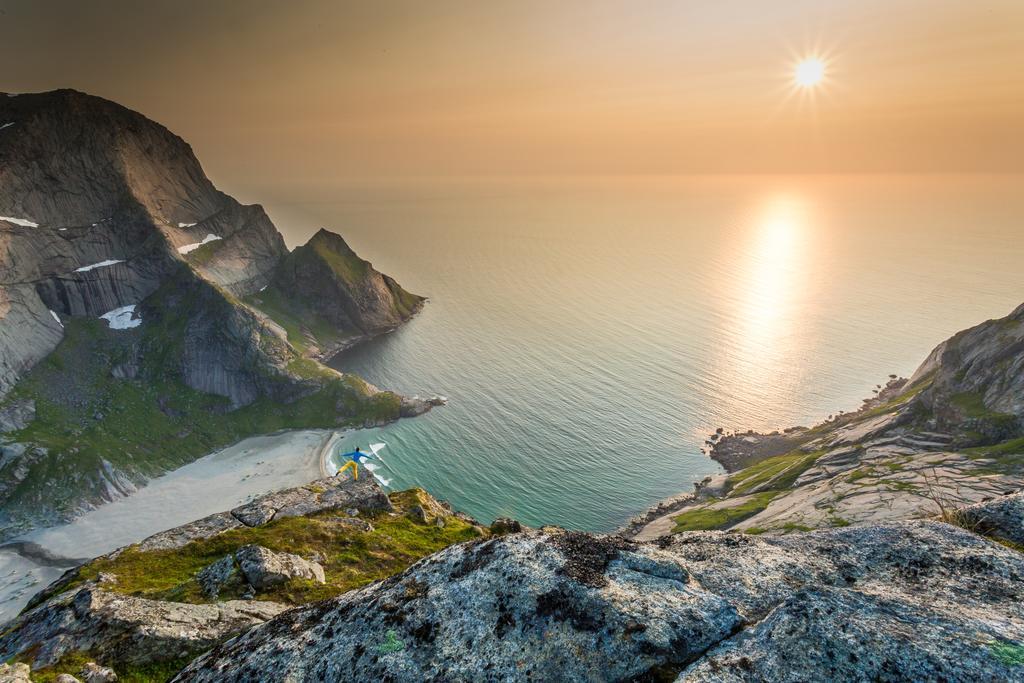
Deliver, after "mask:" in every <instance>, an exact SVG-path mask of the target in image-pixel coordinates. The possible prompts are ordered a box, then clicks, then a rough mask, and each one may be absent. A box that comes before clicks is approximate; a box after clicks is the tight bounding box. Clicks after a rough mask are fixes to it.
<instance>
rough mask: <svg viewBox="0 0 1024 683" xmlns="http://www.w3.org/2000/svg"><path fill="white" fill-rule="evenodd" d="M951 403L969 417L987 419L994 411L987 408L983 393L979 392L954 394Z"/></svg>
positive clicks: (950, 398)
mask: <svg viewBox="0 0 1024 683" xmlns="http://www.w3.org/2000/svg"><path fill="white" fill-rule="evenodd" d="M949 402H950V403H952V404H953V405H954V406H955V407H957V408H959V409H960V411H961V412H962V413H964V415H966V416H967V417H987V416H989V415H991V414H992V411H991V410H989V409H988V408H986V407H985V401H984V399H983V398H982V395H981V393H980V392H977V391H965V392H962V393H959V394H953V395H952V396H950V397H949ZM996 414H999V413H996Z"/></svg>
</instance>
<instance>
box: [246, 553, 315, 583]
mask: <svg viewBox="0 0 1024 683" xmlns="http://www.w3.org/2000/svg"><path fill="white" fill-rule="evenodd" d="M235 560H236V561H237V562H238V567H239V569H241V571H242V575H243V576H245V579H246V581H248V582H249V585H251V586H252V587H253V588H255V589H256V590H266V589H268V588H273V587H274V586H278V585H280V584H282V583H287V582H288V581H290V580H291V579H307V580H310V581H316V582H317V583H325V582H326V578H325V577H324V568H323V567H322V566H321V565H320V564H318V563H316V562H310V561H309V560H304V559H302V558H301V557H299V556H298V555H292V554H291V553H276V552H274V551H272V550H270V549H268V548H264V547H262V546H258V545H246V546H242V547H241V548H239V549H238V550H237V551H235Z"/></svg>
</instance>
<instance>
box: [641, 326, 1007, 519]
mask: <svg viewBox="0 0 1024 683" xmlns="http://www.w3.org/2000/svg"><path fill="white" fill-rule="evenodd" d="M709 443H710V444H711V457H713V458H715V459H716V460H718V461H719V462H720V463H722V465H723V466H724V467H725V468H726V469H727V470H728V472H729V474H726V475H721V476H719V477H714V478H709V479H707V480H706V481H704V482H702V483H701V484H698V486H697V491H696V493H695V494H694V495H692V496H689V497H685V498H680V499H677V500H676V501H673V502H672V503H670V504H667V505H666V506H665V507H664V508H663V509H661V510H655V511H652V512H651V513H650V514H648V515H647V516H646V517H645V518H643V519H641V520H639V521H638V522H637V523H635V524H633V525H632V526H631V528H630V532H631V534H633V535H636V536H637V537H638V538H641V539H651V538H656V537H658V536H660V535H662V534H665V533H669V532H672V531H686V530H694V529H709V528H719V529H726V528H727V529H737V530H743V531H747V532H749V533H766V532H767V533H780V532H782V533H784V532H787V531H792V530H797V529H810V528H821V527H838V526H847V525H850V524H864V523H869V522H882V521H887V520H894V519H910V518H918V517H929V516H933V515H941V514H944V513H946V512H948V511H949V510H951V509H954V508H957V507H959V506H962V505H966V504H971V503H979V502H982V501H986V500H989V499H992V498H995V497H998V496H1000V495H1003V494H1005V493H1007V492H1013V491H1017V490H1020V489H1021V488H1024V306H1021V307H1019V308H1017V309H1016V310H1014V311H1013V312H1012V313H1011V314H1010V315H1008V316H1007V317H1005V318H1001V319H998V320H990V321H987V322H984V323H981V324H980V325H977V326H975V327H972V328H970V329H968V330H965V331H963V332H960V333H958V334H956V335H954V336H953V337H952V338H950V339H949V340H947V341H945V342H943V343H941V344H940V345H939V346H938V347H936V348H935V350H934V351H932V353H931V354H929V356H928V358H927V359H926V360H925V361H924V363H922V364H921V366H920V367H919V368H918V369H917V371H916V372H915V373H914V374H913V376H912V377H911V378H910V379H909V380H904V379H899V378H896V377H895V376H894V377H892V378H891V379H890V381H889V382H888V384H887V385H886V386H884V387H882V386H879V388H878V390H877V395H876V396H875V397H873V398H871V399H869V400H866V401H865V402H864V405H863V406H862V407H861V408H860V410H858V411H856V412H853V413H840V414H839V415H835V416H831V417H830V419H829V420H828V421H826V422H824V423H822V424H820V425H817V426H816V427H813V428H810V429H808V428H804V427H794V428H790V429H787V430H785V431H784V432H775V433H772V434H756V433H754V432H747V433H739V434H723V433H721V432H720V433H718V434H715V435H713V436H712V438H711V439H710V442H709Z"/></svg>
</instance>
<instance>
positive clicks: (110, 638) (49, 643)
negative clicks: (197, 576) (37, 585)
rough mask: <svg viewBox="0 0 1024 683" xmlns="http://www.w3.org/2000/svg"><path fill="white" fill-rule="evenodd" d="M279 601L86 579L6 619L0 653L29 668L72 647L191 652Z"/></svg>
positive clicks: (134, 657)
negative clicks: (199, 597) (122, 589)
mask: <svg viewBox="0 0 1024 683" xmlns="http://www.w3.org/2000/svg"><path fill="white" fill-rule="evenodd" d="M285 609H286V607H285V606H284V605H279V604H277V603H273V602H257V601H237V600H234V601H228V602H222V603H217V604H211V605H190V604H185V603H176V602H164V601H160V600H146V599H143V598H136V597H132V596H128V595H119V594H116V593H109V592H107V591H104V590H102V589H101V588H99V587H98V586H96V585H94V584H86V585H84V586H82V587H81V588H78V589H75V590H71V591H68V592H66V593H62V594H60V595H58V596H56V597H54V598H51V599H50V600H48V601H47V602H45V603H43V604H42V605H40V606H38V607H35V608H34V609H32V610H29V611H28V612H25V613H23V614H22V615H21V616H19V617H18V618H17V619H16V620H15V621H14V622H13V623H11V624H9V625H8V626H9V627H10V628H9V629H8V630H7V631H5V633H4V634H3V635H0V658H2V659H8V658H10V657H14V656H18V655H20V656H24V657H30V658H31V660H32V665H33V667H35V668H38V667H40V666H47V665H50V664H53V663H55V662H57V661H58V660H59V659H60V658H61V657H62V656H64V655H65V654H68V653H70V652H77V651H89V652H91V653H92V654H93V655H94V656H96V657H99V658H103V657H110V658H112V659H117V660H119V661H125V662H130V663H147V662H159V661H171V660H175V659H179V658H182V657H187V656H190V655H194V654H196V653H197V652H200V651H202V650H204V649H206V648H209V647H211V646H212V645H214V644H216V643H218V642H220V641H221V640H223V639H225V638H227V637H230V636H232V635H235V634H237V633H240V632H242V631H245V630H246V629H248V628H251V627H252V626H254V625H255V624H258V623H261V622H263V621H266V620H267V619H269V618H270V617H272V616H275V615H277V614H279V613H280V612H282V611H284V610H285Z"/></svg>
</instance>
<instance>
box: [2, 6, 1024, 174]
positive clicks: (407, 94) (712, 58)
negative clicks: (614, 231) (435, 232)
mask: <svg viewBox="0 0 1024 683" xmlns="http://www.w3.org/2000/svg"><path fill="white" fill-rule="evenodd" d="M813 52H819V53H822V54H824V55H826V56H827V57H828V59H829V70H828V71H829V73H828V82H827V83H826V84H825V85H824V86H823V87H821V88H820V89H819V90H818V91H816V92H815V94H814V96H813V97H810V96H808V95H807V93H802V94H794V93H793V92H792V87H791V79H790V76H791V71H792V67H793V63H794V61H795V59H796V58H797V57H798V56H801V55H804V54H809V53H813ZM56 87H74V88H78V89H80V90H85V91H87V92H91V93H94V94H98V95H103V96H105V97H109V98H111V99H114V100H117V101H120V102H122V103H123V104H126V105H128V106H130V107H132V108H134V109H137V110H139V111H142V112H143V113H145V114H147V115H149V116H150V117H152V118H154V119H156V120H158V121H160V122H162V123H164V124H166V125H167V126H168V127H170V128H171V129H172V130H174V131H175V132H177V133H179V134H181V135H182V136H183V137H185V138H186V139H187V140H189V141H190V142H191V143H192V144H193V146H194V147H195V149H196V151H197V152H198V153H199V155H200V158H201V159H202V160H203V162H204V164H205V165H206V167H207V169H208V170H210V172H211V174H212V175H213V176H214V177H215V179H217V178H218V177H220V178H223V177H225V176H228V177H230V178H231V179H232V181H233V184H235V185H236V186H237V185H239V184H240V185H241V186H242V187H246V188H252V189H257V188H261V187H269V186H271V185H274V184H277V183H281V182H293V183H304V182H316V181H318V180H321V181H330V180H331V179H335V178H338V177H397V176H424V175H428V176H436V175H477V174H495V175H501V174H516V175H518V174H561V173H571V174H577V173H579V174H591V173H603V174H631V173H703V172H726V173H735V172H742V173H749V172H755V173H759V172H860V171H880V172H894V171H895V172H900V171H914V172H916V171H923V172H974V171H994V172H1021V171H1024V2H1022V1H1021V0H971V1H958V2H950V1H948V0H921V1H903V2H898V1H893V0H858V1H856V2H853V1H851V2H827V1H825V0H816V1H813V2H812V1H806V2H805V1H803V0H773V1H772V2H764V1H761V0H751V1H749V2H732V1H728V0H718V1H716V2H710V1H709V2H683V1H681V0H680V1H675V2H669V1H667V0H634V1H626V0H622V1H621V2H601V1H599V0H585V1H579V2H576V1H572V0H546V1H535V0H511V1H509V2H498V1H497V0H487V1H477V0H467V1H465V2H462V1H450V0H413V1H409V2H396V1H382V0H373V1H372V2H371V1H369V0H368V1H367V2H364V3H341V2H328V1H324V2H259V1H253V2H181V1H180V0H178V1H175V2H146V3H134V2H102V1H96V2H47V1H45V0H27V1H24V2H21V1H17V2H11V1H8V0H0V90H8V91H14V92H22V91H34V90H46V89H51V88H56Z"/></svg>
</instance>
